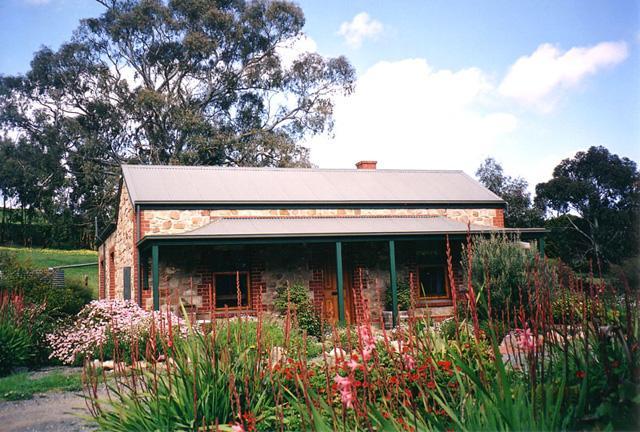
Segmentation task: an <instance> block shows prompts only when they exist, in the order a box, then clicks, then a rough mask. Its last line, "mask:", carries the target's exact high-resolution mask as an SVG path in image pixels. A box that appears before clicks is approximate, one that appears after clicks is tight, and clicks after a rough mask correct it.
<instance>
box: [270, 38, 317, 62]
mask: <svg viewBox="0 0 640 432" xmlns="http://www.w3.org/2000/svg"><path fill="white" fill-rule="evenodd" d="M317 51H318V45H317V44H316V41H314V40H313V39H311V38H310V37H309V36H307V35H302V36H300V37H297V38H293V39H289V40H286V41H284V42H282V43H281V44H280V45H279V46H278V48H277V52H278V55H279V56H280V61H281V62H282V66H283V67H285V68H289V67H290V66H291V65H292V64H293V62H294V61H295V60H296V59H297V58H298V57H299V56H300V55H301V54H304V53H313V52H317Z"/></svg>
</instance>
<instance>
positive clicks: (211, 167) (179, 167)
mask: <svg viewBox="0 0 640 432" xmlns="http://www.w3.org/2000/svg"><path fill="white" fill-rule="evenodd" d="M121 166H122V167H126V168H127V169H131V168H133V169H144V170H154V169H158V170H162V169H175V170H188V169H192V170H193V169H198V170H204V171H208V170H211V171H304V172H318V171H337V172H362V173H375V172H426V173H429V172H432V173H464V171H463V170H460V169H412V168H376V169H358V168H303V167H230V166H220V165H135V164H122V165H121Z"/></svg>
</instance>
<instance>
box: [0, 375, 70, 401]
mask: <svg viewBox="0 0 640 432" xmlns="http://www.w3.org/2000/svg"><path fill="white" fill-rule="evenodd" d="M30 375H31V374H30V373H29V372H23V373H18V374H14V375H9V376H7V377H4V378H0V400H21V399H31V398H32V397H33V395H34V393H46V392H48V391H52V390H65V391H79V390H82V379H81V377H80V372H73V373H62V372H52V373H50V374H46V375H44V376H40V377H37V378H34V377H31V376H30Z"/></svg>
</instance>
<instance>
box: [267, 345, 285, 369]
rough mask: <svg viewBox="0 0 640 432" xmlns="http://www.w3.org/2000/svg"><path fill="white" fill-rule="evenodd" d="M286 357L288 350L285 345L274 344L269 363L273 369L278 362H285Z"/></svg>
mask: <svg viewBox="0 0 640 432" xmlns="http://www.w3.org/2000/svg"><path fill="white" fill-rule="evenodd" d="M286 358H287V355H286V351H285V349H284V348H283V347H279V346H274V347H273V348H271V353H270V354H269V364H270V366H271V369H273V368H274V367H275V366H276V365H277V364H281V363H284V361H285V360H286Z"/></svg>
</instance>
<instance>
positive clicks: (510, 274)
mask: <svg viewBox="0 0 640 432" xmlns="http://www.w3.org/2000/svg"><path fill="white" fill-rule="evenodd" d="M468 248H469V245H465V246H464V250H463V253H462V262H461V264H462V270H463V276H464V279H465V280H464V283H465V285H466V284H467V283H468V281H467V278H468V276H467V275H468V268H469V263H468ZM471 256H472V262H471V279H472V280H471V282H472V284H473V286H474V287H475V292H476V297H477V303H478V306H479V308H478V315H479V316H480V318H487V316H488V307H489V302H488V300H487V299H488V293H489V292H490V295H491V308H492V312H494V313H495V314H499V313H502V312H503V311H505V310H506V306H507V305H508V304H510V305H512V306H513V305H516V304H517V305H523V306H525V307H526V308H528V307H529V306H530V302H529V297H530V291H531V290H532V289H533V284H534V281H533V280H532V275H533V273H534V272H533V270H534V269H535V270H536V271H538V272H539V273H540V276H539V277H544V278H545V280H547V281H548V282H550V283H552V284H554V285H555V281H554V280H553V279H554V278H555V275H554V273H553V272H552V271H551V266H550V264H548V263H546V262H544V260H540V259H539V258H538V254H537V251H536V250H535V249H525V248H524V247H523V246H522V244H521V243H520V242H519V241H517V239H516V238H510V237H508V236H506V235H493V236H491V237H484V236H475V237H473V239H472V243H471ZM496 316H497V315H496Z"/></svg>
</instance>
